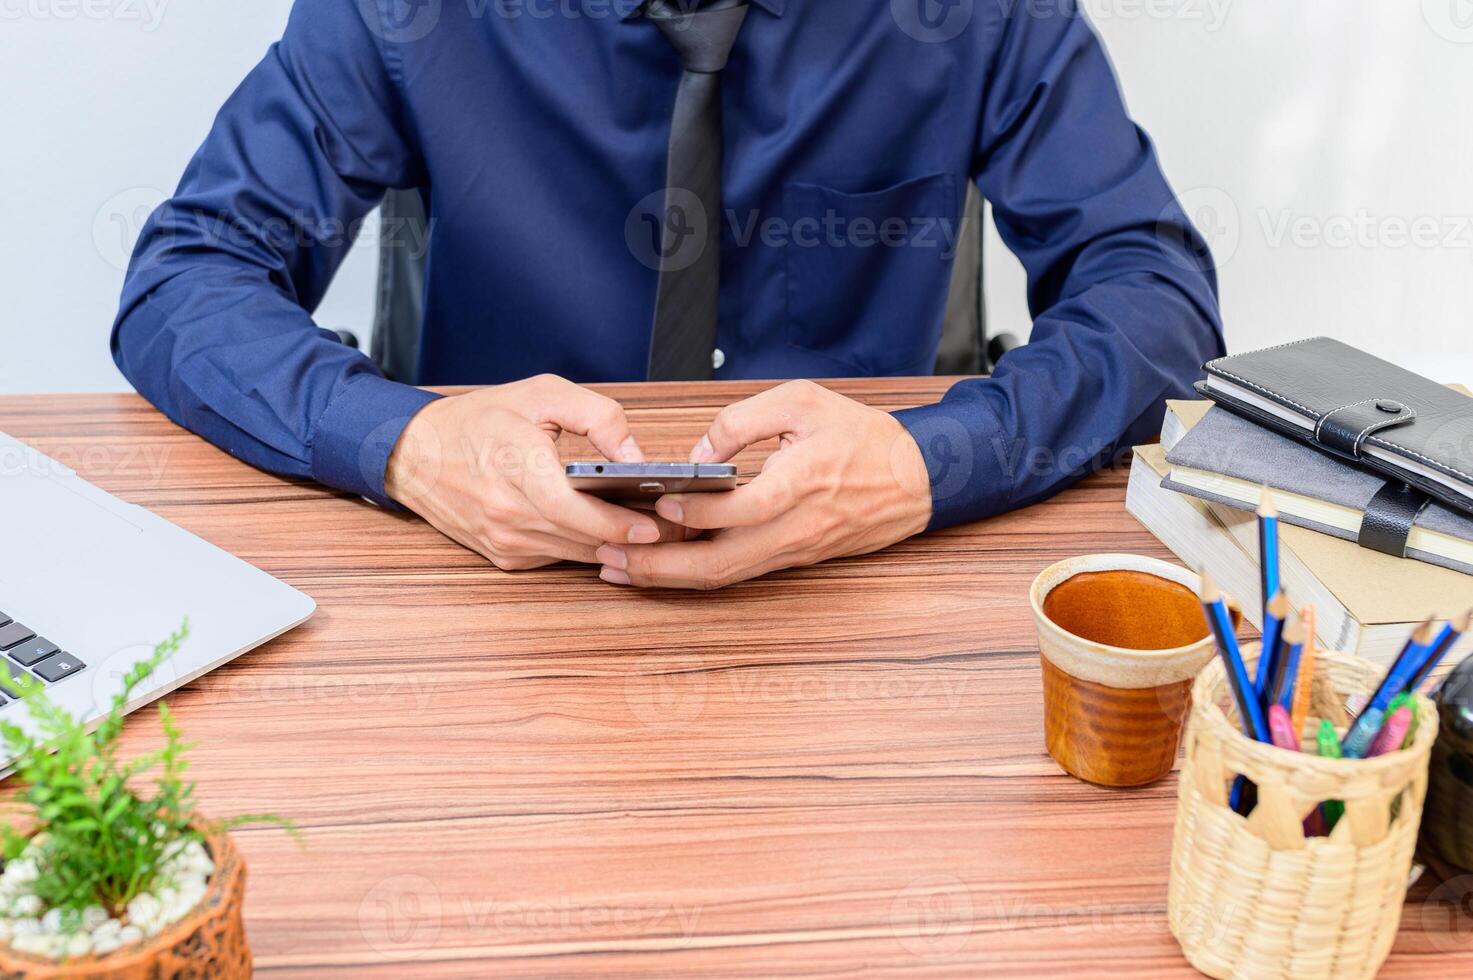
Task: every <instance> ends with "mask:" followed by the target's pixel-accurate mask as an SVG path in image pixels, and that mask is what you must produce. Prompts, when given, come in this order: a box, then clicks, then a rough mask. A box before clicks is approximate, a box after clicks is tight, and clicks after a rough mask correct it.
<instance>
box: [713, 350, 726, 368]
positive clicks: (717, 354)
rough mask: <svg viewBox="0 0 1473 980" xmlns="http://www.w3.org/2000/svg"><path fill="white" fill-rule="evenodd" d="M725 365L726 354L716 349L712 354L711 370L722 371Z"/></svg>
mask: <svg viewBox="0 0 1473 980" xmlns="http://www.w3.org/2000/svg"><path fill="white" fill-rule="evenodd" d="M725 363H726V354H724V353H723V352H722V350H721V348H720V347H718V348H716V349H715V350H713V351H712V352H711V370H713V371H720V370H721V365H723V364H725Z"/></svg>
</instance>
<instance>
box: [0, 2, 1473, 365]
mask: <svg viewBox="0 0 1473 980" xmlns="http://www.w3.org/2000/svg"><path fill="white" fill-rule="evenodd" d="M976 2H978V3H982V2H994V0H976ZM1017 2H1019V3H1022V2H1058V0H1017ZM1084 3H1085V6H1086V8H1087V9H1088V10H1089V11H1090V12H1091V14H1092V15H1093V17H1094V21H1095V24H1096V26H1097V28H1098V29H1099V31H1100V33H1101V35H1102V36H1103V37H1104V38H1105V40H1106V42H1107V44H1108V46H1109V48H1110V51H1111V54H1112V57H1113V59H1114V61H1115V65H1116V68H1117V71H1118V72H1119V74H1120V76H1121V79H1122V81H1123V83H1124V86H1125V90H1126V96H1127V99H1128V101H1129V104H1130V107H1131V110H1132V113H1133V114H1134V115H1135V117H1136V118H1137V119H1138V120H1139V121H1140V122H1141V123H1142V124H1143V125H1144V126H1145V127H1146V128H1147V129H1148V130H1149V131H1150V132H1151V133H1152V135H1153V136H1154V138H1155V140H1156V143H1157V146H1158V148H1159V150H1160V154H1161V157H1162V160H1163V163H1164V165H1165V168H1166V172H1167V175H1168V177H1170V178H1171V180H1172V183H1173V185H1174V186H1175V187H1176V188H1177V190H1178V192H1179V193H1180V194H1181V195H1182V197H1183V200H1184V203H1186V205H1187V207H1188V210H1189V211H1190V212H1191V213H1192V214H1193V215H1194V216H1195V217H1196V218H1197V220H1198V223H1199V224H1200V225H1202V226H1203V227H1204V230H1206V232H1207V234H1208V236H1209V238H1210V240H1211V241H1212V243H1213V246H1214V249H1215V251H1216V253H1217V256H1218V261H1219V264H1220V267H1221V280H1222V299H1223V307H1224V315H1225V318H1226V322H1227V324H1228V339H1229V344H1230V345H1231V347H1232V348H1233V349H1236V350H1243V349H1248V348H1251V347H1255V346H1263V345H1266V344H1270V343H1275V342H1279V341H1281V340H1284V339H1292V338H1295V337H1299V336H1306V335H1310V334H1314V333H1327V334H1331V335H1334V336H1338V337H1341V338H1343V339H1345V340H1346V341H1348V342H1350V343H1354V344H1357V345H1360V346H1363V347H1366V348H1368V349H1370V350H1372V351H1375V352H1377V353H1381V354H1382V355H1383V356H1391V357H1394V358H1396V359H1399V360H1400V361H1402V362H1403V363H1405V364H1407V366H1409V367H1412V368H1415V369H1417V370H1421V371H1425V372H1428V373H1430V374H1432V375H1434V376H1436V377H1438V378H1440V379H1443V380H1461V381H1464V382H1467V383H1473V330H1470V327H1473V110H1470V107H1469V98H1470V95H1473V0H1395V2H1391V3H1388V2H1385V0H1293V2H1285V0H1084ZM289 8H290V0H249V2H243V0H0V92H3V93H5V94H4V95H3V97H0V98H3V102H0V134H3V137H0V139H3V141H0V193H3V194H4V196H5V200H6V202H7V204H8V206H7V207H6V209H5V214H6V218H7V226H8V227H7V232H8V233H7V234H4V235H0V392H45V391H86V390H104V389H109V390H111V389H123V388H126V383H125V382H124V381H123V379H122V377H121V376H120V375H119V374H118V373H117V371H116V369H115V368H114V367H113V365H112V360H111V358H110V356H109V354H108V350H107V334H108V328H109V326H110V323H111V320H112V315H113V312H114V310H115V308H116V303H117V296H118V290H119V287H120V285H121V282H122V274H123V272H122V270H123V268H124V266H125V264H126V259H127V255H128V253H129V251H130V250H131V246H132V241H133V239H134V237H136V235H137V232H138V228H139V226H140V225H141V223H142V220H143V218H144V217H145V216H146V215H147V213H148V211H149V210H150V209H151V208H152V206H153V205H154V204H156V203H157V202H158V201H159V200H160V199H162V197H163V196H164V195H165V193H166V192H167V191H168V190H170V189H172V188H173V186H174V183H175V181H176V180H177V179H178V176H179V173H180V171H181V170H182V169H183V167H184V164H185V162H186V161H187V160H188V158H189V156H190V154H191V153H192V152H193V151H194V149H195V147H196V146H197V145H198V144H199V142H200V140H201V139H202V138H203V136H204V134H205V132H206V130H207V129H208V127H209V124H210V121H211V119H212V118H213V116H214V113H215V110H216V109H217V108H218V106H219V105H220V103H221V102H222V101H223V100H224V98H225V96H226V95H227V94H228V93H229V92H230V91H231V90H232V89H233V88H234V87H235V85H236V84H237V83H238V82H239V80H240V78H241V77H242V76H243V75H244V74H245V72H246V71H248V70H249V69H250V67H251V66H252V65H253V64H255V63H256V61H258V60H259V59H260V57H261V55H262V53H263V52H264V51H265V49H266V46H267V45H268V44H269V43H270V42H271V41H272V40H273V39H275V38H276V37H277V36H278V35H279V34H280V32H281V29H282V26H283V25H284V23H285V21H286V15H287V11H288V10H289ZM364 238H365V242H364V243H363V244H361V245H360V246H359V247H358V248H356V249H355V250H354V254H353V256H352V257H351V258H350V259H349V261H348V264H347V265H346V266H345V267H344V270H343V273H342V274H341V275H340V276H339V279H338V281H337V282H336V283H335V284H334V287H333V290H332V292H331V293H330V294H329V296H328V298H327V300H326V301H325V303H324V305H323V307H322V309H321V310H319V314H318V320H319V322H321V323H323V324H324V325H331V326H351V327H355V328H358V329H359V330H360V332H366V330H365V328H366V325H367V323H368V319H369V316H370V311H371V305H372V273H373V264H374V254H373V247H372V244H371V239H372V229H369V231H368V233H366V234H365V236H364ZM988 257H989V264H988V271H987V277H988V295H989V302H990V304H991V310H992V314H993V317H994V323H995V324H997V325H998V326H1006V327H1008V328H1010V329H1013V330H1015V331H1017V332H1019V333H1026V330H1027V322H1028V316H1027V309H1026V305H1025V303H1024V298H1023V277H1022V272H1021V270H1020V269H1019V268H1018V266H1017V264H1016V263H1015V262H1014V261H1013V260H1012V258H1011V256H1009V255H1007V254H1006V253H1005V250H1004V249H1003V248H1002V247H1001V246H1000V243H998V242H997V241H996V239H995V238H994V239H993V241H992V242H991V248H990V251H989V256H988Z"/></svg>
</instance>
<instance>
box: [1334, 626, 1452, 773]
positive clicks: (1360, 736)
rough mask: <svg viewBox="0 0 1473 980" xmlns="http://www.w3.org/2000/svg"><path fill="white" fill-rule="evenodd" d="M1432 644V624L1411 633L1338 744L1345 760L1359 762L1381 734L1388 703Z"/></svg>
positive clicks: (1412, 674)
mask: <svg viewBox="0 0 1473 980" xmlns="http://www.w3.org/2000/svg"><path fill="white" fill-rule="evenodd" d="M1431 642H1432V621H1431V620H1428V621H1427V622H1424V623H1423V624H1422V625H1420V626H1418V627H1417V628H1416V629H1415V630H1413V631H1412V635H1411V637H1410V638H1409V639H1408V640H1407V642H1406V646H1404V647H1402V649H1401V653H1400V654H1398V655H1397V657H1396V661H1395V662H1394V663H1393V664H1392V665H1391V669H1390V670H1388V671H1387V672H1386V676H1385V677H1384V678H1383V679H1382V680H1381V684H1380V686H1379V687H1377V688H1376V693H1374V694H1372V695H1371V700H1370V701H1368V702H1367V703H1366V707H1365V710H1364V711H1362V712H1361V713H1360V714H1359V715H1357V716H1356V719H1355V721H1353V722H1352V723H1351V725H1350V730H1349V731H1348V732H1346V733H1345V738H1344V740H1343V741H1341V743H1340V751H1341V753H1342V754H1343V755H1344V756H1345V758H1347V759H1363V758H1365V754H1366V752H1367V751H1369V750H1370V748H1371V742H1372V741H1374V740H1375V737H1376V733H1377V732H1378V731H1380V730H1381V724H1382V722H1384V721H1385V720H1386V707H1387V705H1389V704H1390V703H1391V699H1392V698H1394V697H1396V695H1398V694H1400V693H1401V692H1402V691H1404V690H1406V687H1407V684H1408V683H1410V681H1411V679H1412V677H1413V676H1414V675H1415V673H1416V669H1417V665H1418V664H1419V663H1420V662H1421V656H1422V655H1423V654H1424V653H1425V652H1426V650H1427V647H1428V646H1429V645H1430V644H1431Z"/></svg>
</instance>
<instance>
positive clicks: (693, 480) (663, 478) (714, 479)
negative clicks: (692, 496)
mask: <svg viewBox="0 0 1473 980" xmlns="http://www.w3.org/2000/svg"><path fill="white" fill-rule="evenodd" d="M565 471H566V472H567V474H568V482H569V483H571V484H572V485H573V489H574V490H582V491H583V492H585V493H591V494H593V495H594V496H595V497H603V498H604V499H605V500H647V501H654V500H655V498H657V497H659V496H661V495H662V494H667V493H704V492H711V491H721V490H735V489H736V480H737V471H736V467H735V466H734V465H732V464H731V463H569V464H568V465H567V466H566V467H565Z"/></svg>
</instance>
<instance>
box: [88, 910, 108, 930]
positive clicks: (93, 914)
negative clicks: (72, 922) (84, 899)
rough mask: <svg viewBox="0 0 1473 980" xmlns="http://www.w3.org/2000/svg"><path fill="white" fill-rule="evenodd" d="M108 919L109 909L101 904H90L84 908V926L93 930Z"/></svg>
mask: <svg viewBox="0 0 1473 980" xmlns="http://www.w3.org/2000/svg"><path fill="white" fill-rule="evenodd" d="M106 921H108V916H107V909H105V908H103V907H102V906H101V905H89V906H87V907H86V908H85V909H83V910H82V928H83V929H86V930H87V931H88V932H91V931H92V930H93V929H96V928H97V927H98V926H100V925H102V924H103V923H104V922H106Z"/></svg>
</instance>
